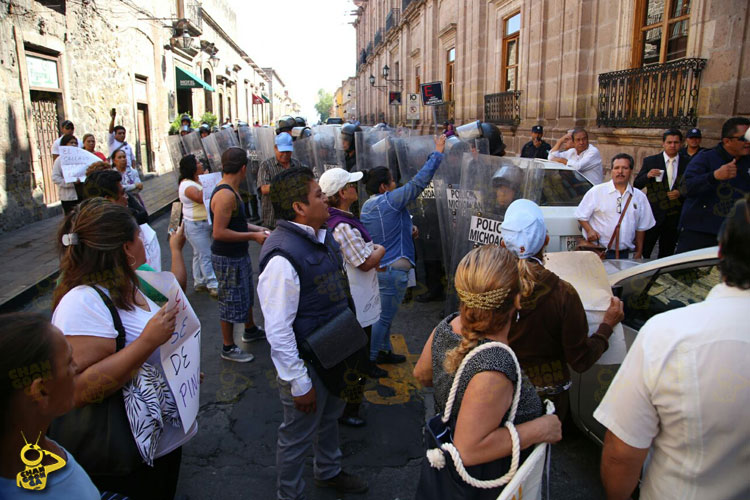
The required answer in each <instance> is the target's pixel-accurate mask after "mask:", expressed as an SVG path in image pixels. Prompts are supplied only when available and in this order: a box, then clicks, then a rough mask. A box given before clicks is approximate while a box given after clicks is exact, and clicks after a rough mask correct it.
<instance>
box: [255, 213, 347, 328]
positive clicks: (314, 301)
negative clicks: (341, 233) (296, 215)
mask: <svg viewBox="0 0 750 500" xmlns="http://www.w3.org/2000/svg"><path fill="white" fill-rule="evenodd" d="M276 255H281V256H283V257H284V258H285V259H287V260H288V261H289V263H290V264H292V267H294V270H295V271H297V275H298V276H299V283H300V294H299V306H298V307H297V315H296V316H295V318H294V323H293V324H292V328H293V329H294V335H295V337H296V339H297V342H300V341H301V340H303V339H304V338H306V337H307V336H308V335H310V334H311V333H312V332H314V331H315V330H316V329H317V328H318V327H320V326H322V325H323V324H325V323H326V322H328V321H330V320H331V319H332V318H334V317H335V316H336V315H337V314H339V313H340V312H341V311H342V310H344V309H345V308H347V307H349V285H348V282H347V280H346V274H344V267H343V266H344V263H343V260H342V257H341V250H340V249H339V245H338V243H336V240H334V239H333V235H332V234H331V232H330V231H326V238H325V244H323V243H320V242H319V241H318V240H317V239H315V237H314V236H312V235H311V234H310V233H308V232H306V231H305V230H304V229H302V228H300V227H298V226H296V225H294V224H292V223H291V222H288V221H285V220H279V221H277V223H276V229H274V230H273V232H272V233H271V235H270V236H269V237H268V239H266V241H265V242H264V243H263V247H262V248H261V251H260V272H261V273H262V272H263V270H264V269H265V267H266V265H267V264H268V262H269V261H270V260H271V258H272V257H274V256H276Z"/></svg>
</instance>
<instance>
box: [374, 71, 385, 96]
mask: <svg viewBox="0 0 750 500" xmlns="http://www.w3.org/2000/svg"><path fill="white" fill-rule="evenodd" d="M370 86H371V87H374V88H376V89H384V88H387V86H386V85H375V76H374V75H372V74H370ZM382 92H385V90H383V91H382Z"/></svg>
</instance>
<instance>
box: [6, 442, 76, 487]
mask: <svg viewBox="0 0 750 500" xmlns="http://www.w3.org/2000/svg"><path fill="white" fill-rule="evenodd" d="M21 436H23V441H24V443H26V444H25V445H24V447H23V448H21V454H20V455H21V461H23V463H24V469H23V470H22V471H21V472H19V473H18V474H17V475H16V486H18V487H19V488H23V489H25V490H32V491H41V490H43V489H44V488H46V487H47V476H48V475H49V474H50V472H54V471H56V470H58V469H62V468H63V467H65V463H66V462H65V460H64V459H63V458H62V457H59V456H57V455H55V454H54V453H52V452H50V451H47V450H44V449H42V447H41V446H39V438H40V437H42V433H41V432H40V433H39V436H38V437H37V438H36V443H34V444H31V443H29V442H28V441H26V436H24V435H23V432H22V433H21ZM45 457H50V458H52V459H53V460H55V463H54V464H52V465H42V460H44V458H45Z"/></svg>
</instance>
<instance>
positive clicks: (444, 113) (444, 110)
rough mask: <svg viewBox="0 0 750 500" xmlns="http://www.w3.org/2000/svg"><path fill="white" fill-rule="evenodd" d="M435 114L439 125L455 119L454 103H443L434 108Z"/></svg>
mask: <svg viewBox="0 0 750 500" xmlns="http://www.w3.org/2000/svg"><path fill="white" fill-rule="evenodd" d="M435 112H436V113H435V114H436V116H437V123H439V124H443V123H445V122H447V121H448V120H453V119H454V118H455V117H456V101H445V102H443V104H440V105H438V106H435Z"/></svg>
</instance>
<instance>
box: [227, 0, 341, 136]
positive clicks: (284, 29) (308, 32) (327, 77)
mask: <svg viewBox="0 0 750 500" xmlns="http://www.w3.org/2000/svg"><path fill="white" fill-rule="evenodd" d="M229 4H230V5H231V6H232V7H233V8H234V10H235V12H236V13H237V31H238V35H237V36H238V38H239V45H240V46H241V47H242V49H243V50H244V51H245V52H246V53H247V55H249V56H250V57H251V58H252V59H253V61H255V63H256V64H258V66H260V67H262V68H266V67H269V66H270V67H272V68H274V69H275V70H276V73H277V74H278V75H279V77H281V80H282V81H283V82H284V83H285V84H286V88H287V90H289V95H290V97H291V98H292V99H294V100H295V101H297V102H298V103H300V106H301V107H302V116H304V117H305V118H307V120H308V122H313V123H314V122H317V121H318V114H317V112H316V111H315V103H316V102H317V100H318V89H321V88H322V89H325V90H326V91H328V92H330V93H331V94H333V92H334V91H335V90H336V89H337V88H338V87H339V86H340V85H341V81H342V80H345V79H347V78H348V77H350V76H354V74H355V71H356V34H355V31H354V26H352V25H351V24H349V23H350V22H352V21H353V20H354V17H353V16H351V15H350V13H351V11H353V10H355V9H356V7H355V6H354V4H353V3H352V1H351V0H276V1H273V0H271V1H269V0H264V1H259V0H229Z"/></svg>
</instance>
